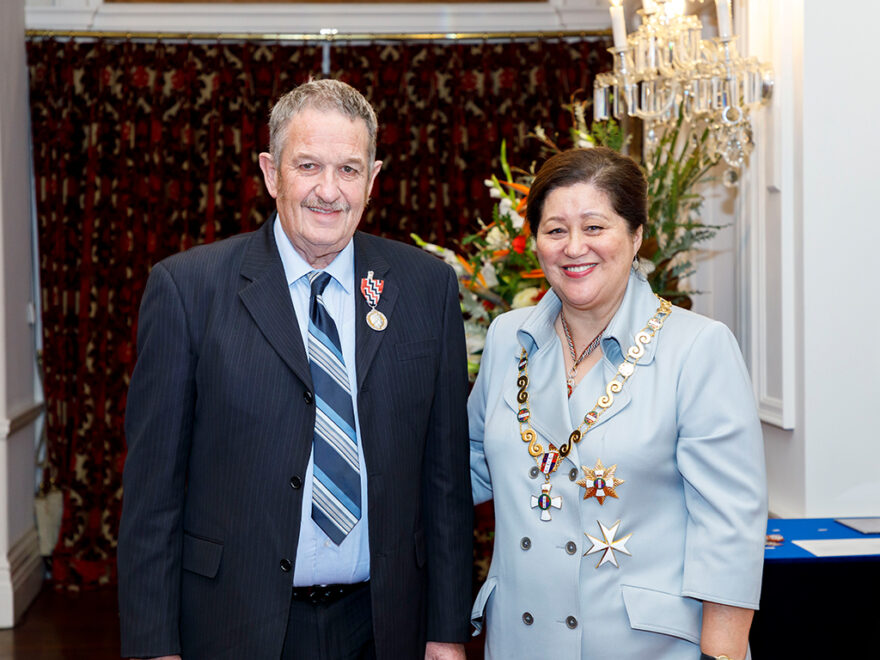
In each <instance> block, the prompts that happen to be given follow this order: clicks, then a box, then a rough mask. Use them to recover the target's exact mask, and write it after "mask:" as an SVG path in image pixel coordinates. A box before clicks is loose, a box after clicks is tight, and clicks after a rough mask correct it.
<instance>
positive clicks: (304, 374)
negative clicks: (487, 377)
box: [119, 80, 472, 660]
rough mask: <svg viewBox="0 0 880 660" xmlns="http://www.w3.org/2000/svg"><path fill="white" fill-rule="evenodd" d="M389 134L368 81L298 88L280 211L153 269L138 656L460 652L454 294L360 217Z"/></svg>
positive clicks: (135, 420)
mask: <svg viewBox="0 0 880 660" xmlns="http://www.w3.org/2000/svg"><path fill="white" fill-rule="evenodd" d="M375 150H376V117H375V113H374V112H373V109H372V108H371V107H370V105H369V104H368V103H367V102H366V100H365V99H364V98H363V97H362V96H361V95H360V94H359V93H358V92H357V91H355V90H354V89H352V88H351V87H349V86H348V85H346V84H344V83H341V82H338V81H333V80H319V81H312V82H309V83H307V84H304V85H302V86H300V87H298V88H297V89H295V90H294V91H292V92H290V93H289V94H287V95H286V96H284V97H283V98H282V99H281V100H280V101H279V102H278V103H277V105H276V106H275V107H274V108H273V110H272V116H271V119H270V153H262V154H260V167H261V168H262V170H263V174H264V178H265V182H266V187H267V188H268V190H269V193H270V195H271V196H272V197H273V198H274V199H275V200H276V209H277V213H276V214H275V215H273V217H272V218H271V219H270V220H269V221H268V222H266V223H265V225H264V226H263V227H262V228H261V229H259V230H258V231H256V232H254V233H252V234H245V235H240V236H237V237H234V238H232V239H229V240H226V241H221V242H219V243H215V244H212V245H208V246H203V247H198V248H195V249H193V250H190V251H188V252H185V253H183V254H179V255H175V256H173V257H171V258H169V259H167V260H165V261H163V262H161V263H159V264H157V265H156V266H155V268H154V269H153V272H152V273H151V275H150V279H149V282H148V284H147V288H146V291H145V292H144V298H143V301H142V303H141V310H140V321H139V324H140V325H139V333H138V352H139V358H138V363H137V366H136V368H135V371H134V375H133V377H132V383H131V388H130V390H129V395H128V409H127V414H126V437H127V440H128V458H127V461H126V466H125V474H124V484H125V498H124V505H123V514H122V523H121V528H120V533H119V598H120V616H121V628H122V653H123V655H124V656H128V657H158V656H169V655H170V656H171V657H182V658H183V659H184V660H194V659H197V658H229V659H236V660H249V659H252V658H273V659H274V658H296V659H300V658H302V659H309V660H320V659H328V660H331V659H332V660H335V659H337V658H379V659H383V658H387V659H389V660H398V659H407V658H422V657H425V658H438V659H439V658H464V650H463V646H462V645H461V644H460V642H462V641H464V639H466V637H467V634H468V623H467V619H468V612H469V600H470V595H471V590H470V572H471V533H472V532H471V530H472V503H471V500H470V475H469V468H468V442H467V421H466V414H465V397H466V394H467V392H466V389H467V376H466V361H465V347H464V337H463V332H462V321H461V314H460V309H459V301H458V287H457V282H456V280H455V276H454V274H453V273H452V271H451V269H449V268H448V267H447V266H445V265H444V264H442V263H441V262H440V261H439V260H436V259H434V258H432V257H430V256H428V255H425V254H424V253H423V252H421V251H419V250H418V249H416V248H413V247H411V246H406V245H403V244H400V243H395V242H393V241H388V240H385V239H381V238H377V237H374V236H370V235H367V234H363V233H360V232H357V231H356V228H357V225H358V222H359V221H360V218H361V215H362V214H363V211H364V208H365V206H366V204H367V200H368V196H369V193H370V190H371V188H372V185H373V182H374V181H375V179H376V176H377V174H378V173H379V169H380V167H381V165H382V164H381V162H380V161H376V160H375ZM426 642H427V644H426ZM175 654H177V655H175Z"/></svg>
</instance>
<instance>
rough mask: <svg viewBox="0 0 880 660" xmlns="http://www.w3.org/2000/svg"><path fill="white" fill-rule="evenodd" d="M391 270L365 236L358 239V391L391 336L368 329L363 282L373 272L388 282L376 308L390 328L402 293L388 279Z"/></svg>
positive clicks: (355, 246)
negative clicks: (396, 304)
mask: <svg viewBox="0 0 880 660" xmlns="http://www.w3.org/2000/svg"><path fill="white" fill-rule="evenodd" d="M390 270H391V265H390V264H389V263H388V261H387V260H386V259H385V257H384V256H382V254H380V253H379V252H378V251H377V250H376V249H375V247H374V246H373V245H372V244H371V243H370V242H369V240H368V239H365V238H364V235H363V234H362V233H361V232H356V233H355V235H354V288H355V294H354V296H355V317H356V318H355V322H356V325H355V355H356V357H355V367H356V369H357V383H358V390H360V389H361V386H362V385H363V383H364V379H365V378H366V376H367V373H368V372H369V370H370V366H371V365H372V364H373V358H375V357H376V351H377V350H379V346H380V345H381V344H382V341H383V340H384V339H385V335H386V334H387V333H386V332H385V331H376V330H373V329H372V328H371V327H370V326H369V325H367V321H366V318H367V313H368V312H369V311H370V306H369V305H368V304H367V301H366V299H365V298H364V296H363V294H362V293H361V279H362V278H364V277H366V276H367V273H369V271H373V278H375V279H377V280H381V279H384V280H385V285H384V288H383V289H382V295H381V296H380V297H379V304H378V305H377V306H376V309H378V310H379V311H380V312H382V313H383V314H384V315H385V318H387V319H388V323H389V325H390V324H391V323H393V322H394V321H393V312H394V306H395V303H396V302H397V296H398V294H399V293H400V287H399V286H398V284H397V283H396V282H395V280H394V279H393V278H389V277H386V275H387V274H388V272H389V271H390Z"/></svg>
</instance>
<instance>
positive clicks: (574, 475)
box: [568, 468, 578, 481]
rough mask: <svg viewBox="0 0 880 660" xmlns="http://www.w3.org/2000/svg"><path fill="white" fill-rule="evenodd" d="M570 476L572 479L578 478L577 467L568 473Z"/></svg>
mask: <svg viewBox="0 0 880 660" xmlns="http://www.w3.org/2000/svg"><path fill="white" fill-rule="evenodd" d="M568 478H569V479H570V480H571V481H577V479H578V471H577V468H571V471H570V472H569V473H568Z"/></svg>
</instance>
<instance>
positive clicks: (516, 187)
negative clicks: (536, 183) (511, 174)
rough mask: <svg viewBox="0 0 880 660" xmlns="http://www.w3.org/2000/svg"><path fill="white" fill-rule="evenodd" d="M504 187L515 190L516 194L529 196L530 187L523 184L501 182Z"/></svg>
mask: <svg viewBox="0 0 880 660" xmlns="http://www.w3.org/2000/svg"><path fill="white" fill-rule="evenodd" d="M499 183H500V184H501V185H502V186H507V187H508V188H513V189H514V190H515V191H516V192H518V193H522V194H523V195H528V194H529V187H528V186H524V185H523V184H521V183H514V182H513V181H500V182H499Z"/></svg>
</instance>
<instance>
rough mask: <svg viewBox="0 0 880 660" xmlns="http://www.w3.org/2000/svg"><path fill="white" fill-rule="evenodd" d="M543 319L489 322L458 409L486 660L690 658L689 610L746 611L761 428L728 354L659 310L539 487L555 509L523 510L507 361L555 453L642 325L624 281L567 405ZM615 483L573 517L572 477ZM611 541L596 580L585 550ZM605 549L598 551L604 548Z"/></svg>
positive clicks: (723, 330)
mask: <svg viewBox="0 0 880 660" xmlns="http://www.w3.org/2000/svg"><path fill="white" fill-rule="evenodd" d="M559 307H560V302H559V299H558V298H557V297H556V295H555V294H554V293H553V292H552V291H550V292H549V293H548V294H547V295H546V296H545V297H544V298H543V299H542V300H541V302H540V303H539V305H538V306H537V307H533V308H528V309H521V310H515V311H513V312H510V313H508V314H504V315H502V316H501V317H499V318H498V319H496V321H495V322H494V323H493V325H492V327H491V328H490V330H489V333H488V336H487V340H486V349H485V351H484V353H483V360H482V366H481V368H480V374H479V377H478V379H477V382H476V384H475V386H474V389H473V392H472V393H471V397H470V401H469V406H468V409H469V415H470V437H471V474H472V484H473V495H474V501H475V502H477V503H479V502H483V501H486V500H489V499H493V498H494V501H495V517H496V535H495V547H494V554H493V558H492V565H491V568H490V570H489V576H488V579H487V581H486V583H485V585H484V586H483V588H482V590H481V591H480V594H479V595H478V597H477V601H476V603H475V605H474V611H473V617H474V621H475V625H476V626H477V627H478V628H479V627H480V626H481V625H483V624H485V625H486V626H487V644H486V657H487V658H496V659H499V658H523V659H531V658H546V657H553V658H593V657H602V656H605V655H610V656H613V657H615V658H621V659H624V658H652V659H661V658H663V659H673V658H674V659H685V658H689V659H696V658H699V655H700V651H699V641H700V626H701V618H702V601H703V600H709V601H714V602H718V603H724V604H729V605H736V606H739V607H746V608H753V609H756V608H757V606H758V599H759V595H760V589H761V572H762V566H763V540H764V534H765V529H766V519H767V508H766V483H765V472H764V453H763V442H762V436H761V427H760V424H759V421H758V418H757V414H756V410H755V404H754V397H753V394H752V390H751V387H750V385H749V378H748V374H747V372H746V369H745V366H744V364H743V360H742V356H741V354H740V350H739V347H738V346H737V344H736V341H735V339H734V338H733V336H732V334H731V333H730V331H729V330H728V329H727V327H726V326H724V325H723V324H721V323H718V322H715V321H711V320H709V319H707V318H705V317H702V316H699V315H697V314H694V313H692V312H689V311H686V310H684V309H680V308H678V307H674V308H673V311H672V313H671V314H670V315H669V317H668V318H667V319H666V322H665V325H664V326H663V328H662V329H661V330H660V331H659V333H658V334H657V336H656V337H655V338H654V340H653V341H652V342H651V343H650V344H648V345H647V347H646V352H645V355H644V356H643V357H642V358H641V360H640V361H639V363H638V365H637V366H636V368H635V373H634V374H633V375H632V376H631V377H630V379H629V380H628V381H627V383H626V384H625V385H624V388H623V391H622V392H621V393H620V394H618V395H616V397H615V401H614V404H613V405H612V406H611V408H609V409H608V410H607V411H606V412H605V413H604V414H603V415H602V416H601V417H600V418H599V421H598V423H597V424H596V425H594V426H593V427H592V429H591V430H590V431H589V432H588V433H587V434H586V435H585V436H584V437H583V438H582V440H581V441H580V443H579V444H577V445H574V448H573V449H572V451H571V453H570V454H569V456H568V457H567V458H566V459H565V460H563V461H562V462H561V465H560V466H559V468H558V470H557V471H556V472H555V473H553V474H552V476H551V479H550V484H551V485H552V490H551V492H550V495H551V496H552V497H557V496H558V497H562V505H561V508H558V509H557V508H554V507H551V508H550V509H549V511H550V514H551V520H549V521H544V520H541V517H540V511H539V509H537V508H532V506H531V503H532V499H531V498H532V496H534V495H539V494H540V492H541V485H542V484H543V483H544V478H543V475H540V474H537V475H536V474H535V470H531V468H533V467H534V466H535V460H534V459H533V458H532V457H531V456H530V455H529V453H528V451H527V444H526V443H524V442H523V441H522V439H521V437H520V431H519V424H518V422H517V414H516V413H517V410H518V409H519V408H520V407H521V406H520V405H519V404H518V403H517V400H516V395H517V392H518V388H517V385H516V378H517V373H518V372H517V363H518V361H519V355H520V351H521V347H522V348H525V349H526V350H527V351H528V353H529V363H528V373H529V379H530V384H529V394H530V397H529V402H530V406H531V415H532V416H531V420H530V421H531V424H532V427H533V428H534V430H535V431H536V432H537V433H538V440H539V442H541V443H542V444H544V446H545V448H546V446H547V442H548V441H549V442H553V443H554V444H555V445H556V446H557V447H558V446H560V445H561V444H563V443H564V442H566V440H567V438H568V435H569V434H570V433H571V431H572V429H573V428H575V426H577V424H578V423H579V421H580V420H582V419H583V416H584V414H585V413H586V412H587V411H588V410H590V409H591V408H592V407H593V405H594V404H595V402H596V399H597V398H598V397H599V395H601V394H603V393H604V391H605V385H606V384H607V383H608V381H609V380H611V378H612V377H613V376H614V374H615V372H616V371H617V367H618V365H619V364H620V362H621V361H622V360H623V354H624V353H625V352H626V350H627V349H628V348H629V347H630V346H631V345H632V344H633V341H634V340H633V338H634V336H635V334H636V333H638V332H639V331H641V330H642V329H643V328H644V327H645V325H646V323H647V321H648V319H649V318H651V317H652V316H653V315H654V313H655V312H656V310H657V307H658V301H657V298H656V297H655V296H654V295H653V293H652V292H651V289H650V287H649V285H648V284H647V283H646V282H645V281H644V280H643V279H641V278H640V277H639V276H637V275H635V274H633V275H631V276H630V280H629V283H628V286H627V290H626V294H625V297H624V300H623V302H622V304H621V307H620V309H619V310H618V311H617V313H616V314H615V316H614V318H613V319H612V321H611V323H610V324H609V325H608V328H607V329H606V331H605V333H604V336H603V339H602V344H601V345H602V351H603V353H604V356H603V358H602V359H601V360H600V361H599V362H598V363H597V364H596V366H595V367H593V369H592V370H591V371H590V372H589V373H588V374H587V375H586V376H585V377H584V379H583V380H582V381H581V383H580V384H579V385H578V386H577V388H576V389H575V391H574V394H573V396H572V397H571V399H567V397H566V388H565V373H564V366H563V354H562V346H561V342H560V341H559V339H558V337H557V335H556V334H555V332H554V329H553V322H554V320H555V318H556V316H557V314H558V312H559ZM597 459H598V460H601V461H602V463H603V464H604V466H605V467H606V468H609V467H611V466H612V465H617V469H616V473H615V477H617V478H619V479H623V480H624V483H623V484H621V485H619V486H618V487H617V488H616V493H617V495H618V498H613V497H606V498H605V500H604V504H601V505H600V504H599V502H598V501H597V500H596V499H595V498H592V497H591V498H589V499H584V498H583V496H584V493H585V490H584V488H583V487H581V486H578V485H577V483H576V481H577V480H579V479H581V478H583V477H584V472H583V470H582V469H581V466H586V467H588V468H593V467H595V465H596V462H597ZM617 521H620V526H619V528H618V530H617V534H616V537H615V540H617V539H621V538H624V537H626V535H628V534H632V536H631V537H630V538H629V539H628V540H626V542H625V548H626V550H628V551H629V552H630V553H631V555H627V554H624V553H623V552H620V551H613V552H614V555H615V558H616V561H617V563H618V565H619V567H615V565H614V564H613V563H612V562H606V563H604V564H602V565H601V566H599V565H598V564H599V561H600V559H601V558H602V556H603V553H602V552H597V553H594V554H590V555H588V556H584V553H585V552H587V551H589V550H590V549H591V548H593V545H594V544H593V542H592V541H590V540H589V539H588V538H587V536H586V534H589V535H591V536H593V537H596V538H598V539H600V540H601V539H603V533H602V530H601V528H600V525H599V524H600V523H601V524H602V525H604V526H605V527H606V528H611V527H612V526H613V525H614V524H615V523H616V522H617ZM610 540H611V539H609V541H610Z"/></svg>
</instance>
